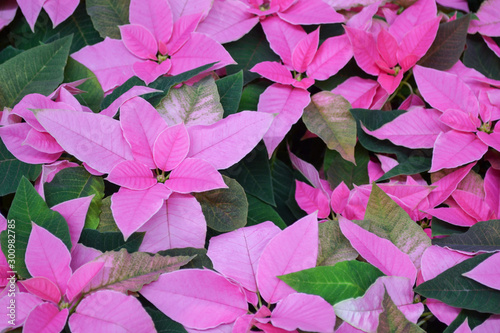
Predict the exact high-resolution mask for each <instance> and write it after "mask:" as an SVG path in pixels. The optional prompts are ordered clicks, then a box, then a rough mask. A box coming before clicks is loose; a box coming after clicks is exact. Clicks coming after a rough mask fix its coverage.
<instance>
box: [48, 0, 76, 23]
mask: <svg viewBox="0 0 500 333" xmlns="http://www.w3.org/2000/svg"><path fill="white" fill-rule="evenodd" d="M79 3H80V1H79V0H47V1H45V3H44V4H43V9H44V10H45V11H46V12H47V14H48V15H49V17H50V20H51V21H52V25H53V27H54V28H55V27H56V26H58V25H59V24H60V23H62V22H63V21H65V20H66V19H67V18H68V17H70V16H71V14H73V12H74V11H75V9H76V7H78V4H79Z"/></svg>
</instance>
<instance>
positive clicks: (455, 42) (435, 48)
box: [418, 14, 470, 71]
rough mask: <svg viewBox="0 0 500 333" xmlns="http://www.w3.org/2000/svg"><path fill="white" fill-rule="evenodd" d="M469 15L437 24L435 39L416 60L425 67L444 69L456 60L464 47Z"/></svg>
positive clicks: (448, 67)
mask: <svg viewBox="0 0 500 333" xmlns="http://www.w3.org/2000/svg"><path fill="white" fill-rule="evenodd" d="M469 22H470V15H469V14H467V15H464V16H462V17H460V18H458V19H456V20H454V21H449V22H446V23H442V24H440V25H439V29H438V32H437V35H436V39H434V42H433V43H432V45H431V47H430V48H429V50H428V51H427V53H426V54H425V55H424V56H423V57H422V58H421V59H420V60H419V61H418V64H419V65H421V66H425V67H430V68H434V69H439V70H442V71H445V70H447V69H450V68H451V67H452V66H453V65H455V63H456V62H457V61H458V59H459V58H460V56H461V55H462V52H463V51H464V48H465V39H466V37H467V29H468V28H469Z"/></svg>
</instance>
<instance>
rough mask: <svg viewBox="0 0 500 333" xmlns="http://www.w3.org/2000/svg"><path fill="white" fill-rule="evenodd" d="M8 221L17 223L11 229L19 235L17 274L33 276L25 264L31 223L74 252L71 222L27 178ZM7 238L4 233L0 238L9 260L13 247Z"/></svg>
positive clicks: (17, 243) (23, 180) (13, 204)
mask: <svg viewBox="0 0 500 333" xmlns="http://www.w3.org/2000/svg"><path fill="white" fill-rule="evenodd" d="M7 218H8V220H9V221H10V220H13V221H14V225H15V227H14V228H13V229H9V230H14V232H15V239H16V242H15V249H16V251H15V256H16V257H15V260H16V265H15V271H17V273H18V275H19V276H20V277H22V278H28V277H30V274H29V272H28V269H27V268H26V264H25V262H24V256H25V254H26V246H27V245H28V239H29V236H30V234H31V222H35V223H36V224H37V225H38V226H40V227H43V228H45V229H47V230H48V231H49V232H50V233H52V234H53V235H54V236H56V237H57V238H59V239H61V240H62V241H63V243H64V244H65V245H66V247H67V248H68V249H71V239H70V237H69V229H68V223H67V222H66V220H65V219H64V218H63V217H62V216H61V214H59V213H58V212H55V211H53V210H50V209H49V207H47V204H46V203H45V201H43V199H42V197H41V196H40V195H39V194H38V193H37V192H36V190H35V189H34V187H33V185H31V183H30V182H29V180H28V179H26V178H25V177H22V178H21V181H20V182H19V186H18V187H17V190H16V195H15V196H14V200H13V201H12V205H11V207H10V210H9V214H8V216H7ZM7 239H8V237H7V231H3V232H2V234H1V235H0V243H1V244H2V251H3V253H4V255H5V257H6V258H8V244H9V243H8V241H7Z"/></svg>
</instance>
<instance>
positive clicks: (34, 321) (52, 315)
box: [23, 303, 69, 333]
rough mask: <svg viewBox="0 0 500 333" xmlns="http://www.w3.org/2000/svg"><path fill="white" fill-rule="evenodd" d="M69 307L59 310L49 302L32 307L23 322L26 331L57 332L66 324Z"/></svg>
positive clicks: (38, 332)
mask: <svg viewBox="0 0 500 333" xmlns="http://www.w3.org/2000/svg"><path fill="white" fill-rule="evenodd" d="M68 316H69V309H63V310H61V311H59V309H58V308H57V306H55V305H54V304H51V303H43V304H40V305H38V306H37V307H36V308H34V309H33V310H32V311H31V312H30V314H29V315H28V318H26V321H25V323H24V327H23V332H26V333H42V332H43V333H59V332H61V331H62V330H63V329H64V326H66V320H67V319H68Z"/></svg>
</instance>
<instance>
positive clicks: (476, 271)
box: [462, 253, 500, 290]
mask: <svg viewBox="0 0 500 333" xmlns="http://www.w3.org/2000/svg"><path fill="white" fill-rule="evenodd" d="M462 275H463V276H465V277H468V278H469V279H472V280H474V281H476V282H479V283H481V284H483V285H485V286H487V287H490V288H493V289H497V290H500V253H495V254H494V255H492V256H491V257H489V258H488V259H486V260H485V261H483V262H481V263H480V264H479V265H477V266H476V267H474V268H473V269H472V270H470V271H468V272H467V273H464V274H462Z"/></svg>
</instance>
